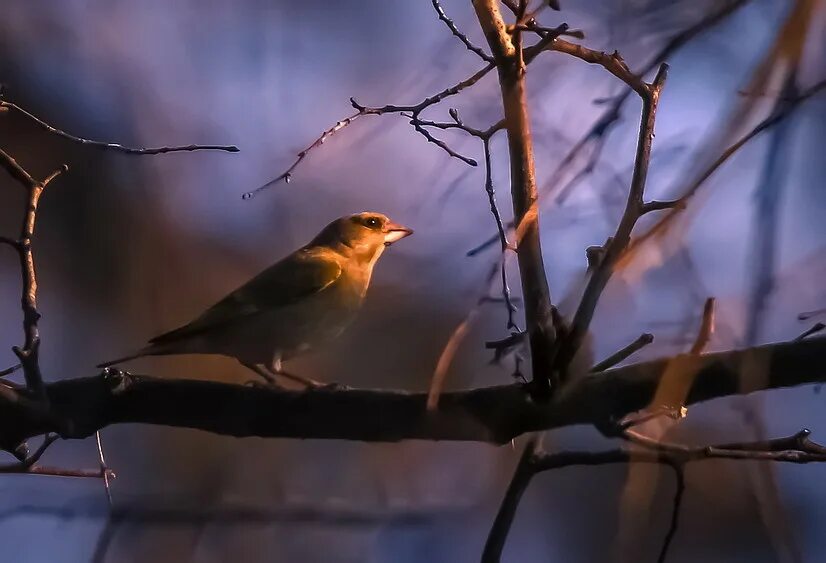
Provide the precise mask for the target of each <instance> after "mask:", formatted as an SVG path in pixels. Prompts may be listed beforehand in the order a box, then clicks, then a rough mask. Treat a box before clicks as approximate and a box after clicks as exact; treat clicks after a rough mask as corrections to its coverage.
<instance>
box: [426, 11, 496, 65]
mask: <svg viewBox="0 0 826 563" xmlns="http://www.w3.org/2000/svg"><path fill="white" fill-rule="evenodd" d="M433 9H434V10H436V14H437V15H438V16H439V19H440V20H442V21H443V22H445V25H446V26H447V27H448V29H449V30H450V33H452V34H453V35H455V36H456V37H458V38H459V41H461V42H462V43H463V44H464V46H465V47H467V49H468V51H471V52H473V53H476V54H477V55H479V58H481V59H482V60H483V61H485V62H488V63H492V62H493V57H491V56H490V55H488V54H487V53H485V52H484V51H483V50H482V49H481V48H480V47H477V46H476V45H474V44H473V43H471V41H470V39H468V38H467V35H465V34H464V33H462V32H461V31H459V28H457V27H456V24H455V23H453V20H451V19H450V18H449V17H447V14H445V11H444V10H443V9H442V6H441V4H439V0H433Z"/></svg>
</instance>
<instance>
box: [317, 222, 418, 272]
mask: <svg viewBox="0 0 826 563" xmlns="http://www.w3.org/2000/svg"><path fill="white" fill-rule="evenodd" d="M412 234H413V231H412V230H411V229H408V228H407V227H405V226H403V225H399V224H398V223H394V222H393V221H391V220H390V218H389V217H387V216H386V215H383V214H381V213H374V212H371V211H365V212H363V213H356V214H355V215H346V216H344V217H340V218H339V219H336V220H335V221H333V222H332V223H330V224H329V225H327V226H326V227H325V228H324V230H323V231H321V232H320V233H319V234H318V236H317V237H316V238H315V239H313V242H312V243H311V244H312V245H324V246H329V247H331V248H334V249H336V250H339V251H341V252H343V253H345V254H354V255H356V256H359V257H362V258H364V259H365V260H368V261H370V262H374V261H375V260H376V259H378V257H379V256H380V255H381V253H382V251H383V250H384V248H385V247H386V246H390V245H391V244H393V243H394V242H396V241H397V240H401V239H403V238H404V237H407V236H410V235H412Z"/></svg>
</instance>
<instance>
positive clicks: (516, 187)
mask: <svg viewBox="0 0 826 563" xmlns="http://www.w3.org/2000/svg"><path fill="white" fill-rule="evenodd" d="M473 6H474V8H475V10H476V16H477V18H478V20H479V24H480V25H481V27H482V31H483V32H484V34H485V37H486V39H487V41H488V45H489V46H490V49H491V51H492V52H493V56H494V58H495V60H496V65H497V71H498V73H499V85H500V89H501V94H502V106H503V109H504V115H505V129H506V131H507V134H508V150H509V153H510V168H511V199H512V200H513V212H514V223H515V224H516V225H517V229H516V239H517V240H516V246H517V258H518V262H519V273H520V278H521V281H522V295H523V299H524V302H525V307H524V309H525V322H526V331H527V333H528V341H529V344H530V350H531V365H532V368H533V377H532V380H533V382H534V383H535V384H538V385H539V386H540V387H538V389H547V386H548V384H549V382H550V380H551V377H552V360H553V358H552V356H551V354H550V352H551V349H552V345H553V343H554V341H555V338H556V331H555V327H554V324H553V314H552V310H551V296H550V290H549V288H548V281H547V279H546V276H545V265H544V262H543V259H542V245H541V242H540V238H539V215H538V213H537V191H536V176H535V172H534V158H533V141H532V138H531V128H530V119H529V117H528V107H527V94H526V90H525V88H526V85H525V65H526V64H527V63H528V62H529V61H528V60H527V54H526V55H525V56H524V57H523V53H522V45H521V34H520V32H518V31H516V32H514V33H512V34H511V33H509V32H508V30H507V26H506V25H505V22H504V20H503V19H502V14H501V13H500V12H499V2H498V1H497V0H474V2H473Z"/></svg>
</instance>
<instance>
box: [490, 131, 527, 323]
mask: <svg viewBox="0 0 826 563" xmlns="http://www.w3.org/2000/svg"><path fill="white" fill-rule="evenodd" d="M482 144H483V147H484V151H485V191H486V192H487V194H488V203H489V204H490V212H491V214H492V215H493V218H494V221H496V228H497V229H498V230H499V241H500V244H501V247H502V254H503V256H502V260H501V267H500V276H501V278H502V299H504V301H505V308H506V309H507V312H508V326H507V328H508V330H511V329H513V330H517V331H518V330H519V326H517V324H516V321H515V320H514V313H515V312H516V307H514V305H513V302H512V301H511V291H510V287H509V286H508V275H507V270H506V266H507V264H506V261H505V258H504V254H505V253H506V252H507V251H508V249H509V248H510V243H508V236H507V234H506V233H505V226H504V225H503V224H502V215H501V214H500V213H499V207H497V205H496V191H495V190H494V188H493V179H492V173H491V163H490V139H488V138H486V139H484V140H483V142H482Z"/></svg>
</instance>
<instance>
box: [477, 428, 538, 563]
mask: <svg viewBox="0 0 826 563" xmlns="http://www.w3.org/2000/svg"><path fill="white" fill-rule="evenodd" d="M538 444H539V441H538V439H537V437H535V436H533V437H531V438H530V439H529V440H528V443H527V444H525V448H524V449H523V450H522V456H521V457H520V458H519V462H518V463H517V464H516V469H515V470H514V473H513V478H512V479H511V482H510V485H508V490H507V491H506V492H505V498H504V499H502V504H501V505H499V510H498V511H497V513H496V518H495V519H494V521H493V526H492V527H491V529H490V532H489V533H488V539H487V541H485V549H484V551H483V552H482V563H498V561H499V560H500V558H501V557H502V549H503V548H504V547H505V541H506V540H507V539H508V533H509V532H510V528H511V524H513V518H514V516H516V509H517V508H518V507H519V501H520V500H521V499H522V495H523V494H524V493H525V490H526V489H527V488H528V485H530V483H531V479H532V478H533V476H534V475H535V474H536V470H535V467H534V466H535V464H536V456H537V445H538Z"/></svg>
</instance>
